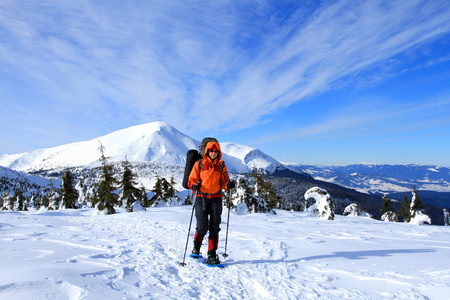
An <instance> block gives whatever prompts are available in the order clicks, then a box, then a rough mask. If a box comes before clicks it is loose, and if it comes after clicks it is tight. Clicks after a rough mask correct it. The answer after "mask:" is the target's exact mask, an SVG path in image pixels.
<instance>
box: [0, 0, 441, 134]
mask: <svg viewBox="0 0 450 300" xmlns="http://www.w3.org/2000/svg"><path fill="white" fill-rule="evenodd" d="M448 15H450V4H449V3H448V1H420V0H415V1H388V2H382V3H380V2H377V1H362V2H356V3H355V1H347V0H340V1H333V2H326V3H323V4H320V5H319V6H310V5H309V4H299V3H296V2H293V3H292V5H290V6H282V5H280V4H278V3H275V2H272V1H254V2H247V1H245V2H241V1H213V2H210V3H204V2H195V1H189V2H186V1H169V0H168V1H144V2H126V1H109V2H108V6H103V5H101V4H99V2H95V1H87V0H84V1H75V2H74V1H56V2H45V3H44V2H41V1H31V0H30V1H20V3H18V2H15V1H2V4H0V28H1V29H0V37H1V43H0V52H1V53H2V57H1V58H0V66H1V68H2V69H3V70H5V71H4V72H7V74H8V75H10V76H11V75H13V77H14V78H16V79H17V80H18V81H21V83H23V84H25V83H26V84H29V86H31V87H34V88H35V89H36V90H39V91H40V92H41V95H40V97H39V101H42V106H43V109H49V108H51V107H49V106H52V107H53V108H54V107H55V105H66V106H69V107H70V108H71V109H73V110H74V111H76V113H77V114H85V113H86V110H90V109H91V108H92V110H94V111H96V112H98V113H99V114H100V113H101V114H103V115H104V116H105V118H107V119H106V120H104V122H105V124H106V123H109V124H112V123H114V124H115V123H117V122H120V121H122V122H124V123H126V122H134V123H140V122H146V121H148V120H164V121H167V122H169V123H170V124H172V125H174V126H175V127H178V128H179V129H180V130H193V131H201V130H208V129H220V128H226V129H227V130H236V129H241V128H246V127H251V126H254V125H256V124H261V123H264V122H267V121H268V118H269V117H270V115H271V114H272V113H273V112H274V111H280V110H283V109H285V108H286V107H289V106H290V105H291V104H293V103H295V102H297V101H300V100H302V99H305V97H308V96H311V95H314V94H317V93H321V92H323V91H325V90H327V89H329V88H330V87H332V86H335V85H339V82H345V81H351V80H355V78H358V76H360V75H361V74H362V73H364V72H366V71H368V70H370V69H371V68H374V67H377V66H379V65H383V64H384V63H386V61H387V60H388V59H392V58H398V56H399V55H402V54H403V53H405V52H407V51H411V50H414V49H415V48H417V47H419V46H420V45H423V44H424V43H427V42H431V41H434V40H436V39H438V38H440V37H442V36H443V35H448V33H449V31H450V23H449V22H448ZM398 59H399V60H401V58H398ZM380 76H381V77H382V75H380ZM1 84H2V83H1V82H0V85H1ZM3 84H6V83H3ZM48 99H53V101H48ZM25 102H26V101H25V100H21V101H19V102H18V103H19V105H25V104H26V103H25ZM46 103H51V104H46ZM58 103H59V104H58ZM90 113H92V112H90ZM364 117H365V116H354V117H353V118H350V119H346V120H345V121H344V120H341V121H338V120H335V121H334V123H333V122H331V123H329V124H323V125H321V126H317V127H311V128H309V129H308V131H309V132H322V131H327V129H326V128H327V127H330V126H331V127H333V126H337V127H342V128H344V127H348V126H354V125H355V124H358V123H359V122H360V118H364ZM98 119H100V118H98ZM98 119H97V120H98ZM117 126H121V125H117ZM122 127H125V126H122ZM306 132H307V131H305V134H306Z"/></svg>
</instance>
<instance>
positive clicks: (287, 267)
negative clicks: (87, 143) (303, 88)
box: [0, 206, 450, 300]
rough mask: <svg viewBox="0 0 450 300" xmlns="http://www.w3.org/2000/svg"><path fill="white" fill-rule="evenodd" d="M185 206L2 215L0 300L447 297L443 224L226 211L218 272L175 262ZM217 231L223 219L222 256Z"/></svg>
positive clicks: (447, 246) (449, 269) (448, 244)
mask: <svg viewBox="0 0 450 300" xmlns="http://www.w3.org/2000/svg"><path fill="white" fill-rule="evenodd" d="M226 213H227V211H226V210H225V211H224V214H223V216H222V217H223V218H222V220H226V216H227V215H226ZM190 215H191V206H183V207H159V208H152V209H150V210H148V211H145V212H137V213H125V212H123V211H120V212H119V213H117V214H115V215H108V216H100V215H93V210H60V211H30V212H0V243H1V248H0V252H1V255H0V266H2V267H1V268H0V299H18V300H20V299H26V300H28V299H205V300H206V299H344V298H350V299H448V295H449V294H450V235H449V228H448V227H444V226H414V225H410V224H404V223H386V222H381V221H376V220H373V219H369V218H362V217H353V218H351V217H343V216H336V219H335V220H334V221H326V220H319V219H318V218H317V217H311V216H308V215H307V214H305V213H297V212H287V211H279V210H277V215H272V214H251V215H237V214H235V213H233V212H232V214H231V216H230V231H229V240H228V248H227V249H228V250H227V253H228V254H229V257H228V258H227V259H223V258H222V261H223V263H224V264H225V265H226V267H225V269H222V270H221V269H211V268H208V267H206V266H204V265H202V264H201V263H199V262H197V261H194V260H191V259H186V262H187V265H186V266H184V267H183V266H180V262H181V261H182V259H183V253H184V249H185V243H186V234H187V230H188V226H189V219H190ZM174 219H176V220H174ZM194 224H195V221H194ZM225 228H226V224H225V223H222V229H223V231H222V235H221V241H220V245H219V252H220V253H223V251H224V248H223V247H224V236H225ZM192 234H193V232H191V235H190V243H189V248H188V251H189V250H190V249H191V246H192ZM202 251H203V252H205V245H204V246H203V249H202Z"/></svg>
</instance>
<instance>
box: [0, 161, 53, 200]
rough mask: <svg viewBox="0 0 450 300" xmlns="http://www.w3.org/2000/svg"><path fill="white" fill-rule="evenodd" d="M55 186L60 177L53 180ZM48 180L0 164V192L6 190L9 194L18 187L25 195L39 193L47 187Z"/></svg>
mask: <svg viewBox="0 0 450 300" xmlns="http://www.w3.org/2000/svg"><path fill="white" fill-rule="evenodd" d="M52 183H53V184H54V185H55V186H59V185H60V184H61V180H60V179H56V180H53V182H52ZM49 185H50V180H48V179H47V178H44V177H41V176H35V175H30V174H26V173H23V172H19V171H14V170H11V169H9V168H6V167H1V166H0V192H3V191H6V192H8V193H10V194H11V195H13V194H14V190H15V189H16V188H18V187H20V189H21V190H22V192H23V194H24V195H25V196H30V195H31V193H32V192H36V193H38V194H39V193H40V192H42V191H45V190H47V189H48V188H49Z"/></svg>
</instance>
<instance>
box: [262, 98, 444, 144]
mask: <svg viewBox="0 0 450 300" xmlns="http://www.w3.org/2000/svg"><path fill="white" fill-rule="evenodd" d="M372 100H373V99H372ZM356 106H357V107H354V106H350V107H345V108H342V109H341V110H339V111H336V112H335V113H333V114H331V115H325V116H322V118H321V119H318V120H317V122H316V123H313V124H311V125H307V126H302V127H300V128H294V129H292V130H288V131H285V132H283V133H277V134H266V135H264V136H263V137H261V138H260V139H258V140H255V141H253V143H254V144H263V143H272V142H279V141H283V140H288V139H295V138H299V137H310V136H315V137H318V138H322V139H323V140H330V139H336V138H338V139H341V138H343V137H345V138H355V137H365V138H367V137H375V136H386V135H391V134H397V133H405V132H417V131H421V130H425V129H430V128H437V127H441V126H449V125H450V98H449V97H448V96H447V97H445V98H443V99H442V100H438V101H434V102H426V103H423V104H419V105H415V104H411V103H402V104H392V103H389V102H388V101H367V102H365V101H362V103H358V104H356Z"/></svg>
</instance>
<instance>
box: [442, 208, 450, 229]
mask: <svg viewBox="0 0 450 300" xmlns="http://www.w3.org/2000/svg"><path fill="white" fill-rule="evenodd" d="M443 213H444V226H450V214H449V213H448V211H447V209H446V208H444V209H443Z"/></svg>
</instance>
